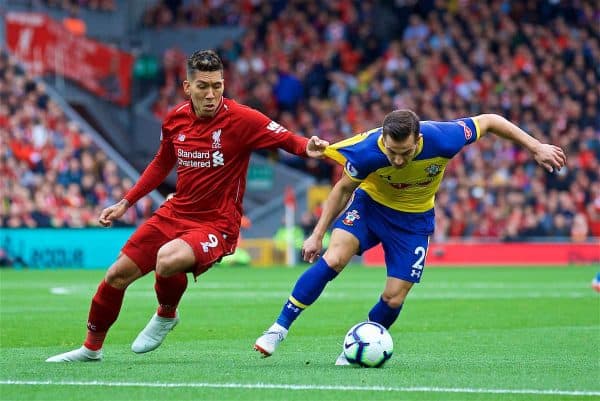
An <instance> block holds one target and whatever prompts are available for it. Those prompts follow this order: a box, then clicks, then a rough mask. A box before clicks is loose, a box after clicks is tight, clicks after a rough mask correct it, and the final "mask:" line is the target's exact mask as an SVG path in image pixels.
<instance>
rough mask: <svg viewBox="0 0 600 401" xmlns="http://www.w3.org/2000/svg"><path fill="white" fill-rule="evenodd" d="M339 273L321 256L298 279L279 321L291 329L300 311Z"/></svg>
mask: <svg viewBox="0 0 600 401" xmlns="http://www.w3.org/2000/svg"><path fill="white" fill-rule="evenodd" d="M337 275H338V273H337V272H336V271H335V270H333V269H332V268H331V267H329V265H328V264H327V262H325V259H323V258H320V259H319V260H318V261H317V263H315V264H314V265H312V267H311V268H309V269H308V270H306V271H305V272H304V273H302V275H301V276H300V278H299V279H298V281H296V285H295V286H294V289H293V290H292V295H291V296H290V297H289V299H288V301H287V302H286V303H285V305H284V306H283V309H282V310H281V313H280V314H279V317H278V318H277V323H278V324H280V325H281V326H283V327H285V328H286V329H289V328H290V326H291V325H292V323H293V322H294V320H296V318H297V317H298V316H299V315H300V313H301V312H302V311H303V310H304V309H306V307H307V306H309V305H311V304H312V303H313V302H315V301H316V300H317V298H319V295H321V293H322V292H323V290H324V289H325V286H326V285H327V283H328V282H330V281H331V280H333V279H334V278H335V277H336V276H337Z"/></svg>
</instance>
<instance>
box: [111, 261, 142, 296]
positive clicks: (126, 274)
mask: <svg viewBox="0 0 600 401" xmlns="http://www.w3.org/2000/svg"><path fill="white" fill-rule="evenodd" d="M140 275H141V272H140V271H139V269H137V267H136V268H135V269H130V268H123V267H119V266H118V265H113V266H111V267H110V269H108V271H107V272H106V275H105V276H104V281H106V283H107V284H108V285H110V286H111V287H114V288H118V289H121V290H124V289H125V288H127V287H128V286H129V284H131V283H133V282H134V281H135V280H137V278H138V277H140Z"/></svg>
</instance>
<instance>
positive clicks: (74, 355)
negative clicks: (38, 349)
mask: <svg viewBox="0 0 600 401" xmlns="http://www.w3.org/2000/svg"><path fill="white" fill-rule="evenodd" d="M101 360H102V350H101V349H99V350H98V351H92V350H91V349H88V348H86V347H84V346H83V345H82V346H81V348H77V349H74V350H73V351H69V352H65V353H64V354H58V355H54V356H51V357H50V358H48V359H46V362H99V361H101Z"/></svg>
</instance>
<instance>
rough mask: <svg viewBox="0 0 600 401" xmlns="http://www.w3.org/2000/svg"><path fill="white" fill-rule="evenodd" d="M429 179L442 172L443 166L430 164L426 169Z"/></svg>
mask: <svg viewBox="0 0 600 401" xmlns="http://www.w3.org/2000/svg"><path fill="white" fill-rule="evenodd" d="M425 172H426V173H427V176H428V177H435V176H436V175H438V174H439V173H441V172H442V166H440V165H439V164H430V165H429V166H427V167H426V168H425Z"/></svg>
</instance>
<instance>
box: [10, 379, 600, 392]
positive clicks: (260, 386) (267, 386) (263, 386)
mask: <svg viewBox="0 0 600 401" xmlns="http://www.w3.org/2000/svg"><path fill="white" fill-rule="evenodd" d="M2 384H5V385H30V386H31V385H32V386H99V387H158V388H233V389H252V390H304V391H331V390H333V391H380V392H400V393H475V394H533V395H571V396H600V391H587V390H534V389H494V388H489V389H488V388H451V387H450V388H447V387H384V386H328V385H309V384H274V383H144V382H103V381H90V382H83V381H51V380H41V381H35V380H0V385H2Z"/></svg>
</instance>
